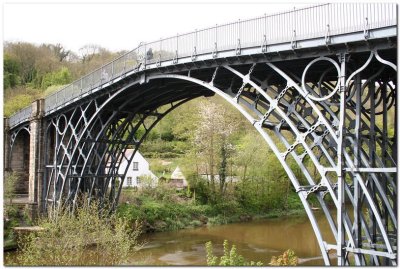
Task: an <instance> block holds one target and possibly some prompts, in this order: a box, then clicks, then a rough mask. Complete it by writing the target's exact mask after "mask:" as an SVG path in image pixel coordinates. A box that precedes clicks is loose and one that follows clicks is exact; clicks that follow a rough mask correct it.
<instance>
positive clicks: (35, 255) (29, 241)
mask: <svg viewBox="0 0 400 269" xmlns="http://www.w3.org/2000/svg"><path fill="white" fill-rule="evenodd" d="M95 212H98V205H97V203H94V202H92V203H91V204H90V205H88V204H87V203H84V204H83V205H82V206H81V207H79V208H78V209H77V210H76V212H75V213H74V214H72V213H71V212H70V211H69V210H66V209H62V210H60V211H53V212H50V214H49V216H48V217H45V218H41V219H39V221H38V225H39V226H40V227H42V228H43V231H38V232H35V233H31V234H29V235H28V236H27V237H24V239H23V240H22V241H21V242H19V244H20V247H21V252H20V255H18V259H17V264H18V265H24V266H27V265H31V266H32V265H41V266H55V265H58V266H66V265H69V266H76V265H80V266H82V265H97V266H98V265H121V264H124V263H125V262H126V261H127V258H128V256H129V254H130V253H131V252H132V251H133V247H135V246H137V237H138V235H139V233H140V225H139V223H137V222H136V224H135V227H134V229H133V230H131V229H130V227H129V224H128V222H127V221H126V220H125V219H123V218H117V217H116V215H115V214H112V215H110V214H108V213H107V212H104V213H95Z"/></svg>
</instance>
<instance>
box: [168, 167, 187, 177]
mask: <svg viewBox="0 0 400 269" xmlns="http://www.w3.org/2000/svg"><path fill="white" fill-rule="evenodd" d="M171 179H183V180H186V178H185V176H184V175H183V173H182V171H181V169H180V168H179V166H177V167H176V168H175V170H174V172H172V174H171Z"/></svg>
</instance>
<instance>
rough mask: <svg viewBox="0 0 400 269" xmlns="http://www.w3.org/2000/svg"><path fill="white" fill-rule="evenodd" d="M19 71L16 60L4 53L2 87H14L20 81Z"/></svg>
mask: <svg viewBox="0 0 400 269" xmlns="http://www.w3.org/2000/svg"><path fill="white" fill-rule="evenodd" d="M19 72H20V65H19V63H18V61H17V60H16V59H14V58H12V57H11V56H10V55H9V54H7V53H6V54H5V55H4V73H3V74H4V77H3V83H4V89H8V88H14V87H15V86H17V85H18V84H19V83H20V82H21V78H20V77H19Z"/></svg>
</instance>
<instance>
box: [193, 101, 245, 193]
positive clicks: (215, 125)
mask: <svg viewBox="0 0 400 269" xmlns="http://www.w3.org/2000/svg"><path fill="white" fill-rule="evenodd" d="M197 126H198V127H197V129H196V131H195V138H194V146H195V148H196V152H197V153H198V156H199V158H200V160H201V161H200V162H202V163H203V166H204V167H205V170H206V171H205V172H206V174H207V175H209V178H210V182H211V189H212V191H213V193H214V194H215V193H216V189H215V173H216V171H218V172H219V190H220V193H221V194H223V192H224V189H225V186H226V166H227V161H228V159H229V158H230V157H231V153H232V151H233V145H232V143H231V141H230V138H231V135H232V133H233V131H234V130H235V128H236V127H237V124H236V122H235V121H234V120H232V118H231V116H230V113H228V111H227V109H226V108H225V107H224V106H223V105H219V104H215V103H212V102H209V101H205V102H202V103H200V105H199V121H198V125H197Z"/></svg>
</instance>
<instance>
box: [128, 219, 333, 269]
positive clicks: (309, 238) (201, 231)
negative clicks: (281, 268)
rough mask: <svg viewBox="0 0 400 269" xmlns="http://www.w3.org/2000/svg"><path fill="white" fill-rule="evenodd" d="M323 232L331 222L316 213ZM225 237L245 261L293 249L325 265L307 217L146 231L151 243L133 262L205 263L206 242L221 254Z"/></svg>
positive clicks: (303, 257) (310, 261)
mask: <svg viewBox="0 0 400 269" xmlns="http://www.w3.org/2000/svg"><path fill="white" fill-rule="evenodd" d="M317 219H318V222H319V225H320V226H321V229H322V231H323V233H328V229H329V227H328V224H327V222H326V221H325V220H324V218H323V217H322V215H319V214H317ZM224 239H227V240H228V241H229V243H230V244H232V243H233V244H235V245H236V247H237V249H238V253H239V254H241V255H243V256H244V257H245V259H246V260H252V261H262V262H263V263H264V264H267V263H268V262H269V261H270V260H271V257H272V256H278V255H281V254H282V253H283V252H284V251H285V250H287V249H289V248H291V249H292V250H294V252H295V253H296V255H297V256H298V257H299V263H300V265H323V260H322V257H321V252H320V249H319V246H318V243H317V240H316V238H315V235H314V232H313V230H312V227H311V224H310V222H309V220H308V218H307V216H305V215H302V216H290V217H280V218H275V219H266V220H254V221H250V222H245V223H233V224H226V225H219V226H211V227H208V226H207V227H200V228H195V229H185V230H179V231H175V232H162V233H153V234H147V235H145V236H144V238H143V240H145V241H147V242H148V243H147V244H145V245H144V247H143V248H142V249H141V250H140V251H138V253H137V254H136V255H134V256H133V257H132V258H133V259H132V261H131V264H133V263H136V262H137V261H138V260H141V262H140V263H142V264H147V265H206V252H205V246H204V245H205V243H206V242H208V241H211V242H213V247H214V254H218V256H221V255H222V252H223V246H222V243H223V241H224Z"/></svg>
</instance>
